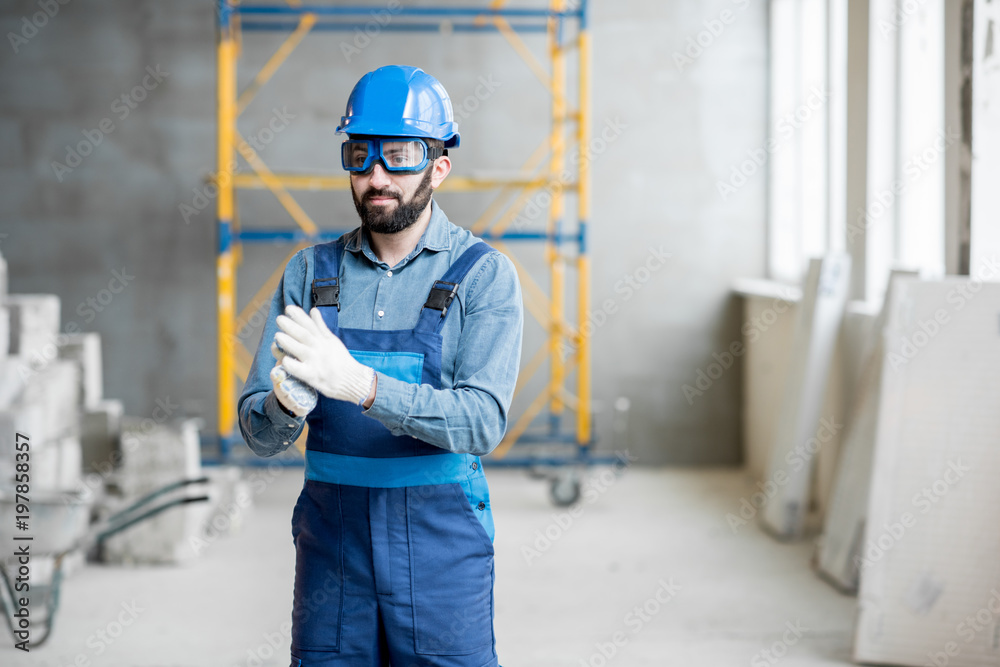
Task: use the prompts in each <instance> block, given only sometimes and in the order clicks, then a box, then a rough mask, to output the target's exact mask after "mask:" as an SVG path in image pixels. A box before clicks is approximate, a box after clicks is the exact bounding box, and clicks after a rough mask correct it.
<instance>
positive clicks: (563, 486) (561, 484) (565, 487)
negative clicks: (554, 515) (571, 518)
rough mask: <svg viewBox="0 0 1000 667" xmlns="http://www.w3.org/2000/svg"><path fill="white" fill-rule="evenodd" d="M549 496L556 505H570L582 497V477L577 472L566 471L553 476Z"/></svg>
mask: <svg viewBox="0 0 1000 667" xmlns="http://www.w3.org/2000/svg"><path fill="white" fill-rule="evenodd" d="M549 497H550V498H552V504H554V505H555V506H556V507H569V506H570V505H572V504H573V503H575V502H576V501H577V500H579V499H580V479H579V477H578V476H577V475H576V473H575V472H564V473H561V474H559V475H556V476H555V477H553V478H552V486H550V487H549Z"/></svg>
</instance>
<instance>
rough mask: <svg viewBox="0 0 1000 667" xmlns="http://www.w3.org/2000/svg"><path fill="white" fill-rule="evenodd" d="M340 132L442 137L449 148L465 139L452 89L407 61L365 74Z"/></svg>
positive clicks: (338, 129) (430, 137)
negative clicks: (455, 107) (455, 110)
mask: <svg viewBox="0 0 1000 667" xmlns="http://www.w3.org/2000/svg"><path fill="white" fill-rule="evenodd" d="M337 133H338V134H342V133H346V134H348V135H374V136H380V137H423V138H425V139H440V140H441V141H443V142H444V145H445V148H452V147H455V146H458V143H459V140H460V139H461V137H460V136H459V134H458V123H456V122H455V114H454V112H453V111H452V108H451V99H450V98H449V97H448V91H446V90H445V89H444V86H442V85H441V82H440V81H438V80H437V79H435V78H434V77H433V76H431V75H430V74H428V73H427V72H425V71H423V70H422V69H420V68H419V67H406V66H404V65H387V66H386V67H379V68H378V69H377V70H375V71H374V72H368V74H365V75H364V76H363V77H361V80H360V81H358V83H357V84H356V85H355V86H354V90H352V91H351V96H350V97H349V98H348V99H347V111H346V112H345V113H344V116H343V117H342V118H341V119H340V126H339V127H337Z"/></svg>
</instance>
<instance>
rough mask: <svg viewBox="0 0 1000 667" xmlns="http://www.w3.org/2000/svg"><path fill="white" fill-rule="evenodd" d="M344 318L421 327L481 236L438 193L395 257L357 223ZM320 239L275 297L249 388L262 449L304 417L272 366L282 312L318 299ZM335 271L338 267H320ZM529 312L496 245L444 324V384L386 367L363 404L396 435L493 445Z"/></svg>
mask: <svg viewBox="0 0 1000 667" xmlns="http://www.w3.org/2000/svg"><path fill="white" fill-rule="evenodd" d="M340 240H341V241H342V242H343V243H344V244H345V246H346V250H347V252H345V253H344V256H343V260H342V263H341V268H340V276H341V287H340V303H341V310H340V314H339V325H340V326H341V327H344V328H350V329H376V330H397V329H412V328H413V327H414V326H415V325H416V323H417V317H418V315H419V314H420V310H421V307H422V306H423V304H424V302H425V301H426V300H427V295H428V293H429V291H430V288H431V285H432V284H433V283H434V281H435V280H439V279H440V278H441V277H442V276H443V275H444V273H445V271H447V269H448V267H449V266H451V264H452V263H454V262H455V261H456V260H457V259H458V258H459V256H461V254H462V252H464V251H465V249H466V248H468V247H469V246H470V245H472V244H473V243H476V242H477V241H478V240H479V239H478V238H477V237H475V236H474V235H473V234H472V233H471V232H469V231H468V230H466V229H463V228H461V227H458V226H456V225H454V224H452V223H451V221H449V220H448V217H447V216H446V215H445V214H444V212H443V211H442V210H441V209H440V208H439V207H438V205H437V203H436V202H434V201H433V200H432V211H431V218H430V222H429V223H428V225H427V229H426V230H425V231H424V234H423V235H422V236H421V237H420V241H419V242H418V243H417V246H416V247H415V248H414V249H413V252H411V253H410V254H409V255H407V256H406V257H405V258H403V260H401V261H400V262H399V263H398V264H397V265H396V266H393V267H390V266H389V265H387V264H386V263H384V262H381V261H379V259H378V258H377V257H376V256H375V253H374V252H373V251H372V249H371V247H370V245H369V243H368V236H367V234H365V233H363V232H362V230H361V228H360V227H359V228H356V229H354V230H353V231H351V232H348V233H347V234H345V235H343V236H342V237H341V239H340ZM314 266H315V262H314V259H313V248H311V247H310V248H305V249H303V250H300V251H299V252H297V253H296V254H295V255H294V256H293V257H292V259H291V260H289V262H288V264H287V265H286V266H285V271H284V274H283V276H282V278H281V282H280V283H279V285H278V288H277V290H276V291H275V294H274V297H273V298H272V300H271V308H270V312H269V313H268V317H267V322H266V323H265V325H264V331H263V334H262V335H261V339H260V343H259V344H258V346H257V352H256V354H255V355H254V359H253V365H252V366H251V367H250V373H249V375H247V381H246V384H245V385H244V386H243V391H242V392H241V394H240V398H239V403H238V408H237V409H238V411H239V418H240V431H241V432H242V433H243V438H244V440H245V441H246V443H247V444H248V445H249V446H250V449H252V450H253V451H254V452H255V453H256V454H258V455H260V456H273V455H274V454H277V453H278V452H281V451H284V450H285V449H287V448H288V447H289V445H290V444H291V443H292V442H294V441H295V439H296V438H297V437H298V436H299V433H300V432H301V430H302V427H303V425H304V424H305V417H292V416H290V415H289V414H288V413H286V412H285V411H284V410H282V409H281V406H280V405H279V404H278V400H277V398H276V397H275V395H274V391H273V390H272V385H271V380H270V378H269V373H270V371H271V369H272V368H273V367H274V364H275V359H274V356H273V355H272V354H271V342H272V341H273V340H274V334H275V332H276V331H277V330H278V328H277V324H276V323H275V318H276V317H277V316H278V315H279V314H281V313H282V312H284V309H285V306H286V305H288V304H291V303H294V304H295V305H297V306H301V307H302V308H303V309H305V310H306V311H307V312H308V311H309V309H310V308H311V307H312V289H311V288H312V281H313V270H314ZM319 277H320V278H328V277H330V276H319ZM523 320H524V314H523V310H522V304H521V287H520V283H519V282H518V279H517V272H516V270H515V269H514V265H513V263H512V262H511V261H510V259H509V258H508V257H507V256H506V255H503V254H501V253H498V252H491V253H487V254H486V255H485V256H484V257H482V258H480V259H479V261H478V262H476V264H475V265H473V267H472V269H471V270H470V271H469V273H468V274H467V275H466V276H465V278H464V279H463V280H462V282H461V284H460V285H459V288H458V292H457V296H456V297H455V300H454V301H453V302H452V305H451V307H450V308H449V309H448V315H447V317H446V318H445V324H444V327H443V328H442V330H441V335H442V338H443V347H442V351H441V386H442V387H443V388H442V389H434V388H432V387H431V386H430V385H426V384H420V385H418V384H413V383H409V382H403V381H401V380H397V379H395V378H392V377H389V376H387V375H384V374H383V373H377V377H378V379H377V388H376V392H375V400H374V402H373V403H372V405H371V407H370V408H368V409H367V410H363V412H362V414H364V415H366V416H368V417H370V418H371V419H377V420H378V421H380V422H382V424H384V425H385V427H386V428H388V429H389V431H390V432H392V433H393V435H409V436H412V437H414V438H418V439H420V440H423V441H425V442H428V443H431V444H432V445H436V446H438V447H442V448H444V449H446V450H449V451H451V452H455V453H459V454H473V455H476V456H480V455H484V454H488V453H489V452H491V451H492V450H493V448H494V447H496V446H497V445H498V444H499V443H500V440H501V439H502V438H503V435H504V432H505V431H506V429H507V412H508V410H509V409H510V402H511V399H512V398H513V395H514V385H515V382H516V381H517V372H518V366H519V363H520V358H521V336H522V325H523Z"/></svg>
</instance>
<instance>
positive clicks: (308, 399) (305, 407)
mask: <svg viewBox="0 0 1000 667" xmlns="http://www.w3.org/2000/svg"><path fill="white" fill-rule="evenodd" d="M271 354H273V355H274V358H275V361H276V363H275V364H274V368H272V369H271V384H272V385H273V386H274V395H275V397H276V398H277V399H278V402H279V403H281V405H283V406H284V407H285V409H286V410H288V411H289V412H291V413H292V414H293V415H295V416H296V417H304V416H306V415H307V414H309V413H310V412H312V410H313V408H315V407H316V403H317V401H318V400H319V397H318V396H317V395H316V390H315V389H313V388H312V387H310V386H309V385H307V384H306V383H305V382H302V381H301V380H299V379H298V378H295V377H292V376H291V375H289V374H288V371H287V370H286V369H285V367H284V363H285V360H286V359H289V358H290V357H288V356H287V355H285V352H284V351H283V350H282V349H281V347H280V346H279V345H278V344H277V343H276V342H272V343H271Z"/></svg>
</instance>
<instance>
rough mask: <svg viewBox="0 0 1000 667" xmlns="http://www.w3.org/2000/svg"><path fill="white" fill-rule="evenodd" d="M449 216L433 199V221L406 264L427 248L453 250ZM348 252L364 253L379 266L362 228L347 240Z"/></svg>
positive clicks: (428, 224)
mask: <svg viewBox="0 0 1000 667" xmlns="http://www.w3.org/2000/svg"><path fill="white" fill-rule="evenodd" d="M448 227H449V225H448V216H447V215H445V213H444V211H442V210H441V207H440V206H438V204H437V202H436V201H434V199H433V198H432V199H431V219H430V221H429V222H428V223H427V229H425V230H424V233H423V234H422V235H421V236H420V240H419V241H417V246H416V247H415V248H414V249H413V251H412V252H411V253H410V254H409V255H407V256H406V259H405V260H403V261H404V262H407V261H409V260H410V259H412V258H414V257H416V256H417V255H418V254H419V253H420V251H421V250H423V249H424V248H427V249H428V250H436V251H437V250H450V249H451V234H450V233H449V229H448ZM344 247H345V248H346V249H347V250H350V251H351V252H355V253H356V252H362V253H364V255H365V257H367V258H368V259H369V260H370V261H371V262H373V263H375V264H379V263H380V262H379V260H378V258H377V257H376V256H375V253H374V252H373V251H372V249H371V245H370V244H369V243H368V235H367V234H365V233H364V229H363V228H362V227H357V228H355V229H354V231H352V232H351V233H350V235H349V236H348V239H347V244H346V245H345V246H344Z"/></svg>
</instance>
